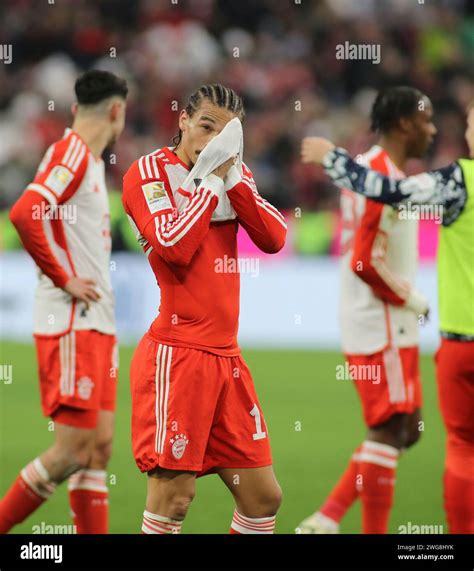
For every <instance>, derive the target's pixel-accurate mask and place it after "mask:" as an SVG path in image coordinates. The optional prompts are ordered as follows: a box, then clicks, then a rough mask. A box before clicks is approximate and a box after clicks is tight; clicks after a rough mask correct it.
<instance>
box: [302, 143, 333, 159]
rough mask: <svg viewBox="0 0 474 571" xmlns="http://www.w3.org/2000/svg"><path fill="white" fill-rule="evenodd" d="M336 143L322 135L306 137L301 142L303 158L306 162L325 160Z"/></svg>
mask: <svg viewBox="0 0 474 571" xmlns="http://www.w3.org/2000/svg"><path fill="white" fill-rule="evenodd" d="M334 148H335V145H334V144H333V143H331V141H328V139H323V138H322V137H306V138H304V139H303V142H302V143H301V160H302V162H303V163H304V164H309V163H315V164H317V165H319V164H321V163H322V162H323V159H324V157H325V156H326V154H327V153H328V152H329V151H332V150H333V149H334Z"/></svg>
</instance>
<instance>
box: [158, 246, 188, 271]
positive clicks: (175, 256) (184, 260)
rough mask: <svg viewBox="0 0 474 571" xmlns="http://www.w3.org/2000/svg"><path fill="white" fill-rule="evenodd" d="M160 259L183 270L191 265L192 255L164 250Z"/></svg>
mask: <svg viewBox="0 0 474 571" xmlns="http://www.w3.org/2000/svg"><path fill="white" fill-rule="evenodd" d="M162 257H163V259H164V260H165V261H166V262H168V264H171V265H173V266H179V267H182V268H185V267H187V266H189V264H190V263H191V260H192V258H193V254H192V253H187V252H181V251H177V250H174V249H169V250H167V249H165V250H164V251H163V253H162Z"/></svg>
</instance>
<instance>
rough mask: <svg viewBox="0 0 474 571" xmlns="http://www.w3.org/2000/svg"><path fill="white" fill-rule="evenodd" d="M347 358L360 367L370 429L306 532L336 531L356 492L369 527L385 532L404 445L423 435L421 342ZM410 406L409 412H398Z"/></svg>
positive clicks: (357, 369) (305, 525)
mask: <svg viewBox="0 0 474 571" xmlns="http://www.w3.org/2000/svg"><path fill="white" fill-rule="evenodd" d="M346 358H347V361H348V364H349V366H350V367H351V370H352V371H354V372H355V373H354V376H355V378H354V383H355V386H356V389H357V391H358V394H359V397H360V399H361V403H362V407H363V412H364V418H365V421H366V423H367V425H368V426H369V429H368V432H367V436H366V439H365V440H364V442H363V443H362V444H361V445H360V446H359V447H358V448H357V449H356V450H355V452H354V453H353V454H352V457H351V459H350V462H349V465H348V466H347V468H346V470H345V471H344V473H343V475H342V476H341V478H340V479H339V481H338V483H337V484H336V486H335V487H334V488H333V490H332V491H331V493H330V494H329V496H328V497H327V499H326V500H325V502H324V503H323V505H322V506H321V508H320V509H319V511H317V512H316V513H315V514H313V515H311V516H309V517H308V518H306V519H305V520H304V521H303V522H302V523H301V524H300V525H299V528H297V530H298V531H299V532H301V533H337V532H338V530H339V522H340V521H341V519H342V518H343V516H344V515H345V514H346V512H347V510H348V509H349V508H350V507H351V505H352V504H353V503H354V501H355V500H356V499H357V498H360V499H361V501H362V511H363V528H364V531H365V532H366V533H385V532H386V530H387V526H388V518H389V515H390V510H391V506H392V503H393V496H394V482H395V474H396V468H397V462H398V457H399V454H400V450H401V449H402V448H406V447H408V446H410V445H412V444H414V443H415V442H416V440H417V439H418V438H419V435H420V432H419V420H420V418H421V417H420V411H419V406H420V405H421V384H420V375H419V366H418V350H417V348H415V347H410V348H407V349H400V350H398V353H397V352H396V350H393V349H391V350H389V351H388V352H386V353H384V352H379V353H375V354H373V355H350V356H349V355H348V356H346ZM374 370H375V371H377V372H378V374H377V375H375V376H374V377H375V378H373V379H370V378H366V377H364V376H363V375H364V374H365V372H366V371H374ZM357 372H360V376H359V378H357V375H358V373H357ZM405 410H406V411H410V412H407V413H404V412H400V413H398V412H397V411H405ZM413 411H414V412H413Z"/></svg>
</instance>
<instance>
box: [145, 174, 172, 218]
mask: <svg viewBox="0 0 474 571" xmlns="http://www.w3.org/2000/svg"><path fill="white" fill-rule="evenodd" d="M142 191H143V195H144V196H145V200H146V203H147V204H148V208H149V209H150V212H151V213H152V214H155V213H156V212H160V211H161V210H167V209H169V208H172V206H171V201H170V199H169V197H168V194H167V192H166V189H165V183H164V182H162V181H155V182H149V183H147V184H144V185H143V186H142Z"/></svg>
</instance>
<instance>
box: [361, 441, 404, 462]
mask: <svg viewBox="0 0 474 571" xmlns="http://www.w3.org/2000/svg"><path fill="white" fill-rule="evenodd" d="M399 454H400V453H399V450H398V448H395V447H394V446H389V445H388V444H382V443H380V442H372V441H371V440H365V441H364V442H363V444H362V448H361V451H360V453H359V454H358V461H359V462H368V463H369V464H376V465H377V466H383V467H384V468H396V467H397V460H398V456H399Z"/></svg>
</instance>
